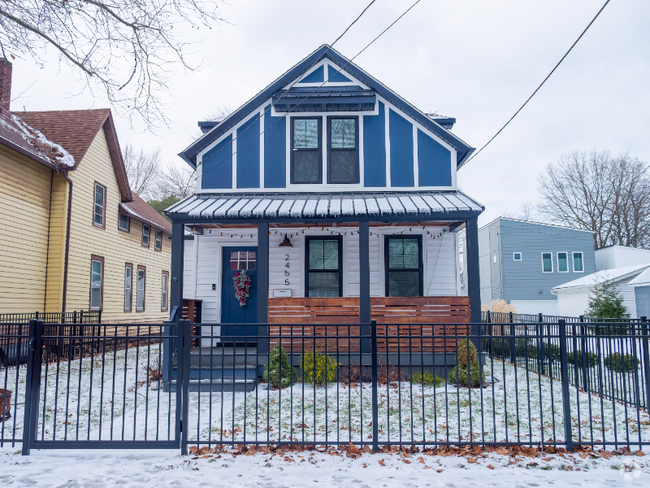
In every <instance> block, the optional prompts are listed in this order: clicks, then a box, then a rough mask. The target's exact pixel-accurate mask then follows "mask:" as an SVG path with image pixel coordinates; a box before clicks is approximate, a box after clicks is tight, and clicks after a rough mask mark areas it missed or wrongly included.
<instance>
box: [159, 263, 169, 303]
mask: <svg viewBox="0 0 650 488" xmlns="http://www.w3.org/2000/svg"><path fill="white" fill-rule="evenodd" d="M168 284H169V273H168V272H167V271H163V272H162V283H161V284H160V290H161V292H162V293H161V294H162V297H161V298H162V302H161V305H160V310H161V311H162V312H166V311H167V295H168V293H167V286H168Z"/></svg>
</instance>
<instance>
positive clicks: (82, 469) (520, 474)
mask: <svg viewBox="0 0 650 488" xmlns="http://www.w3.org/2000/svg"><path fill="white" fill-rule="evenodd" d="M583 455H584V457H581V456H580V455H578V454H572V455H563V456H562V455H541V456H539V457H536V458H529V457H524V456H518V457H511V456H507V455H499V454H496V453H494V454H487V455H486V457H485V458H482V457H478V459H476V460H475V459H473V458H469V457H462V456H446V457H443V456H430V455H421V454H411V455H409V457H405V456H403V455H400V454H363V455H361V457H359V458H356V459H350V458H348V457H345V456H339V455H329V454H325V453H314V452H290V453H286V454H284V455H282V456H280V455H269V454H260V453H258V454H255V455H252V456H245V455H239V456H236V457H233V456H232V455H230V454H218V455H217V454H211V455H205V456H185V457H184V456H180V455H179V454H178V453H177V452H174V451H160V450H158V451H123V450H105V451H90V450H82V451H73V450H69V451H34V452H33V453H32V455H31V456H28V457H23V456H20V455H19V454H18V453H16V452H13V451H11V450H8V449H4V450H0V486H3V487H4V486H8V487H13V486H17V487H18V486H39V487H61V486H66V487H84V488H85V487H98V488H100V487H114V486H128V487H135V488H137V487H152V486H155V487H156V488H165V487H174V488H176V487H181V488H182V487H197V486H210V487H215V488H218V487H228V488H238V487H287V488H291V487H310V486H313V487H355V488H366V487H367V488H381V487H420V486H444V487H503V486H505V487H520V486H521V487H529V486H530V487H537V486H555V487H564V486H578V487H580V486H584V487H589V488H598V487H607V488H611V487H613V486H617V487H627V486H630V487H646V486H648V485H650V456H648V453H647V452H646V455H645V456H643V457H640V456H637V455H630V456H612V457H611V458H609V459H605V458H600V457H597V458H596V459H592V458H591V457H590V456H588V455H586V454H583ZM474 461H475V462H474Z"/></svg>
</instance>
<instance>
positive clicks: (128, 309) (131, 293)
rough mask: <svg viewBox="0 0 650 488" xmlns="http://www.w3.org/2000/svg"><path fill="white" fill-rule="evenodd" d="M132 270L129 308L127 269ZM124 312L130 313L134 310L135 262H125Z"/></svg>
mask: <svg viewBox="0 0 650 488" xmlns="http://www.w3.org/2000/svg"><path fill="white" fill-rule="evenodd" d="M127 268H128V269H130V270H131V287H130V288H129V290H130V293H129V303H128V305H129V308H127V307H126V305H127V302H126V270H127ZM124 312H125V313H130V312H133V263H124Z"/></svg>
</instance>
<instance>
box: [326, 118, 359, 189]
mask: <svg viewBox="0 0 650 488" xmlns="http://www.w3.org/2000/svg"><path fill="white" fill-rule="evenodd" d="M327 123H328V126H327V134H328V137H327V139H328V146H327V149H328V153H327V161H328V172H327V182H328V183H334V184H337V183H338V184H341V183H343V184H345V183H359V151H358V145H359V144H358V141H359V131H358V122H357V118H356V117H328V118H327Z"/></svg>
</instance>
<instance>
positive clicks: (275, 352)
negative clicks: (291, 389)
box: [264, 342, 298, 388]
mask: <svg viewBox="0 0 650 488" xmlns="http://www.w3.org/2000/svg"><path fill="white" fill-rule="evenodd" d="M264 379H265V380H266V381H268V382H269V384H270V385H271V386H273V387H274V388H286V387H288V386H291V385H293V384H294V383H295V382H296V380H297V379H298V375H297V373H296V370H295V369H294V368H292V367H291V365H290V364H289V356H287V351H285V350H284V348H283V347H282V345H281V344H280V343H279V342H278V343H277V344H276V345H275V347H274V348H273V349H272V350H271V354H269V362H268V364H267V365H266V366H265V367H264Z"/></svg>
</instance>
